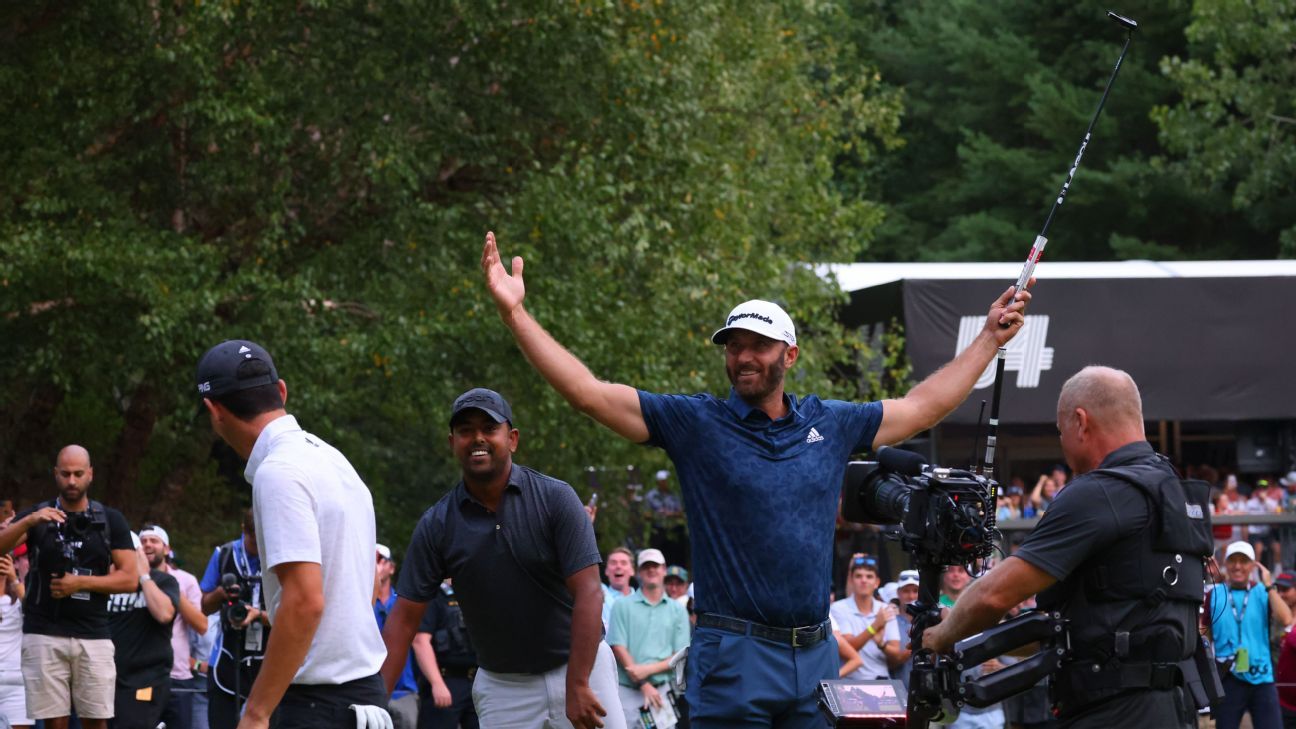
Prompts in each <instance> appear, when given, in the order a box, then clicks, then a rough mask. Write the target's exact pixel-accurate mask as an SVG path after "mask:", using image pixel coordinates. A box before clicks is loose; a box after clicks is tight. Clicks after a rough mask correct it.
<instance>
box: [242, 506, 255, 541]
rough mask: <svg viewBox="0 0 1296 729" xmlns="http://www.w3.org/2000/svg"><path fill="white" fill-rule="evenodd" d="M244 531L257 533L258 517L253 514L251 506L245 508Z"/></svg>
mask: <svg viewBox="0 0 1296 729" xmlns="http://www.w3.org/2000/svg"><path fill="white" fill-rule="evenodd" d="M243 531H245V532H247V533H248V534H256V517H255V516H254V515H253V513H252V508H251V507H248V508H247V509H244V510H243Z"/></svg>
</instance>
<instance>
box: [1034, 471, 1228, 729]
mask: <svg viewBox="0 0 1296 729" xmlns="http://www.w3.org/2000/svg"><path fill="white" fill-rule="evenodd" d="M1158 458H1159V459H1160V462H1158V463H1143V464H1131V465H1126V466H1120V467H1116V468H1108V469H1099V470H1096V471H1092V472H1091V473H1090V474H1086V475H1087V476H1089V475H1092V476H1104V477H1108V478H1115V479H1119V480H1121V481H1123V482H1125V483H1126V484H1128V485H1129V486H1130V488H1136V489H1138V490H1139V491H1140V492H1142V494H1143V496H1144V497H1145V499H1146V501H1147V505H1148V524H1147V527H1146V528H1145V529H1143V530H1141V531H1139V532H1138V533H1135V534H1132V535H1130V536H1128V537H1126V538H1124V539H1120V540H1118V541H1117V542H1115V543H1114V544H1112V545H1111V546H1109V547H1108V548H1107V549H1106V550H1105V551H1103V552H1102V553H1100V554H1098V555H1095V556H1094V557H1092V558H1091V559H1090V560H1089V561H1088V562H1086V564H1085V565H1084V567H1082V568H1081V569H1080V570H1077V571H1076V573H1074V574H1073V575H1071V577H1069V578H1068V579H1067V580H1066V581H1065V583H1064V584H1063V585H1060V586H1059V593H1058V595H1057V598H1058V600H1059V602H1060V604H1059V605H1056V606H1054V607H1053V608H1052V609H1061V611H1062V613H1063V615H1064V616H1065V617H1066V618H1067V619H1068V620H1069V621H1070V632H1071V646H1072V649H1073V659H1072V660H1071V661H1070V662H1069V663H1068V664H1067V665H1066V666H1065V667H1064V668H1063V670H1062V672H1061V674H1060V675H1058V676H1057V677H1056V678H1055V680H1054V685H1053V688H1054V695H1055V698H1056V700H1057V702H1058V705H1059V708H1061V709H1062V710H1063V711H1064V712H1067V713H1070V711H1072V710H1075V709H1078V708H1079V707H1083V706H1085V705H1088V704H1091V703H1093V702H1095V701H1098V700H1101V699H1103V698H1107V697H1110V696H1114V695H1116V694H1117V693H1121V692H1122V691H1126V690H1130V689H1140V688H1144V689H1147V688H1152V689H1164V688H1169V687H1171V686H1176V685H1179V686H1182V685H1185V684H1186V683H1190V682H1192V681H1193V680H1198V681H1200V678H1198V677H1197V676H1196V674H1195V672H1194V671H1193V669H1192V668H1191V665H1192V661H1190V660H1189V659H1191V658H1192V657H1193V655H1194V653H1195V652H1196V650H1197V648H1198V646H1199V644H1200V640H1199V637H1198V631H1197V625H1198V609H1199V608H1200V606H1201V604H1202V595H1203V591H1204V587H1205V580H1206V568H1205V560H1206V559H1208V558H1209V557H1210V556H1211V554H1212V551H1213V549H1214V540H1213V539H1212V536H1211V523H1210V485H1209V484H1207V483H1205V482H1202V481H1185V480H1181V479H1180V478H1179V477H1178V476H1177V475H1176V474H1175V473H1174V471H1173V469H1172V468H1171V467H1170V465H1169V463H1168V461H1167V460H1166V459H1165V458H1164V456H1158ZM1190 674H1191V675H1190Z"/></svg>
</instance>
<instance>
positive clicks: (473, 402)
mask: <svg viewBox="0 0 1296 729" xmlns="http://www.w3.org/2000/svg"><path fill="white" fill-rule="evenodd" d="M465 410H480V411H482V412H483V413H486V414H487V415H489V416H491V417H492V418H494V419H495V422H497V423H503V422H508V423H509V424H510V425H512V424H513V408H511V407H509V404H508V401H507V400H505V399H504V398H503V396H501V395H500V394H499V393H498V392H495V391H494V390H487V389H486V388H484V387H474V388H473V389H471V390H469V391H468V392H465V393H464V394H462V395H460V396H459V397H456V398H455V401H454V407H453V408H451V410H450V424H451V425H454V421H455V418H456V417H458V416H459V413H461V412H463V411H465Z"/></svg>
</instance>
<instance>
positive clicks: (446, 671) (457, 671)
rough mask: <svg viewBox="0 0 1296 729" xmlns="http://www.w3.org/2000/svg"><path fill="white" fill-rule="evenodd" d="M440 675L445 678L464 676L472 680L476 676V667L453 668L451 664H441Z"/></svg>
mask: <svg viewBox="0 0 1296 729" xmlns="http://www.w3.org/2000/svg"><path fill="white" fill-rule="evenodd" d="M441 675H442V676H443V677H445V678H466V679H469V680H472V679H473V678H476V677H477V667H476V666H469V667H468V668H453V667H451V666H441Z"/></svg>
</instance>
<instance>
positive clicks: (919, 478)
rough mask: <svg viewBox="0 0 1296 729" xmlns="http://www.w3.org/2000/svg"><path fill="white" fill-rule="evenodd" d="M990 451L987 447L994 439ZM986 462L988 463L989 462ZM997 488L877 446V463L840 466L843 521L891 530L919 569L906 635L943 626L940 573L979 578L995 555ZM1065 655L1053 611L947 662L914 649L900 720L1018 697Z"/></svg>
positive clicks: (976, 476)
mask: <svg viewBox="0 0 1296 729" xmlns="http://www.w3.org/2000/svg"><path fill="white" fill-rule="evenodd" d="M990 442H991V446H990V447H991V448H993V445H992V443H993V441H990ZM988 458H989V459H990V460H991V462H993V456H992V455H990V456H988ZM998 491H999V487H998V484H997V483H996V482H995V481H994V479H992V478H990V477H988V476H986V475H984V473H983V472H974V471H972V470H963V469H956V468H944V467H933V466H929V465H927V463H926V462H925V461H924V460H923V459H922V457H921V456H919V455H918V454H916V453H911V452H909V451H903V450H899V449H896V448H885V447H884V448H882V449H880V450H879V451H878V460H877V461H876V462H872V461H857V462H852V463H850V464H848V465H847V468H846V478H845V483H844V484H843V488H842V514H843V516H844V517H845V518H846V519H848V520H850V521H856V522H864V523H871V524H888V525H898V526H899V530H898V539H899V541H900V544H901V546H902V547H903V548H904V550H905V551H907V552H909V553H910V554H911V555H913V558H914V561H915V562H916V565H917V567H918V574H919V587H918V599H917V600H916V601H915V602H914V603H913V604H912V605H910V606H909V607H908V611H909V613H910V615H911V616H912V617H913V629H912V632H911V633H910V638H911V640H912V641H913V644H914V645H915V646H920V645H921V643H922V634H923V632H924V631H925V630H927V629H928V628H931V627H932V626H934V625H936V624H937V623H939V622H940V620H941V610H940V604H939V602H938V600H939V588H938V585H939V584H940V575H941V573H942V572H943V571H944V570H945V568H946V567H947V566H950V565H958V566H961V567H963V568H964V569H967V570H968V571H969V572H972V573H974V574H975V573H977V572H980V571H983V570H984V568H985V567H986V566H988V564H989V559H990V558H991V557H992V556H993V555H994V552H995V549H996V546H995V541H996V539H997V538H998V537H999V532H998V530H997V528H996V526H995V509H996V507H997V501H998ZM1030 643H1039V644H1040V650H1039V651H1038V652H1037V653H1036V654H1035V655H1034V656H1032V657H1031V658H1028V659H1026V660H1023V661H1021V662H1019V663H1016V664H1013V665H1012V666H1010V667H1008V668H1005V669H1003V670H1001V671H998V672H996V673H993V674H990V675H987V676H983V677H981V678H978V679H975V680H967V681H965V680H963V679H962V674H963V672H964V671H965V670H967V669H970V668H973V667H975V666H978V665H980V664H981V663H984V662H985V661H987V660H989V659H991V658H995V657H997V656H1000V655H1003V654H1004V653H1007V652H1008V651H1011V650H1013V649H1015V648H1019V647H1021V646H1024V645H1027V644H1030ZM1069 652H1070V645H1069V639H1068V634H1067V630H1066V621H1065V620H1063V619H1062V617H1061V615H1059V614H1057V613H1027V614H1024V615H1022V616H1019V617H1017V618H1015V619H1013V620H1009V621H1007V622H1004V623H1002V624H1000V625H998V626H996V627H994V628H992V629H990V630H987V631H985V632H983V633H980V634H979V635H975V636H972V637H970V638H968V639H966V640H963V641H960V642H959V643H957V644H956V645H955V646H954V650H953V652H952V653H951V654H950V655H948V656H943V655H937V654H935V653H933V652H932V651H931V650H929V649H925V648H919V649H917V650H915V652H914V658H913V662H914V663H913V671H912V673H911V674H910V679H909V697H908V710H907V715H908V723H909V725H910V726H918V727H926V726H927V724H928V723H929V722H936V723H942V724H943V723H948V722H951V721H953V720H954V719H956V718H957V717H958V714H959V710H960V709H961V708H962V707H963V706H965V705H966V706H975V707H982V706H990V705H992V704H994V703H997V702H999V701H1002V700H1003V699H1004V698H1007V697H1008V696H1012V695H1013V694H1016V693H1020V692H1022V691H1025V690H1027V689H1029V688H1030V687H1032V686H1034V685H1035V684H1036V683H1038V682H1039V681H1040V680H1041V679H1043V678H1044V677H1046V676H1048V675H1049V674H1050V673H1052V672H1054V671H1055V670H1057V669H1058V668H1059V667H1060V666H1061V664H1062V661H1063V660H1064V659H1065V658H1066V657H1067V655H1068V654H1069ZM839 725H840V726H897V725H898V724H896V723H895V722H894V721H893V720H891V719H877V720H862V721H860V722H841V723H839Z"/></svg>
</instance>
